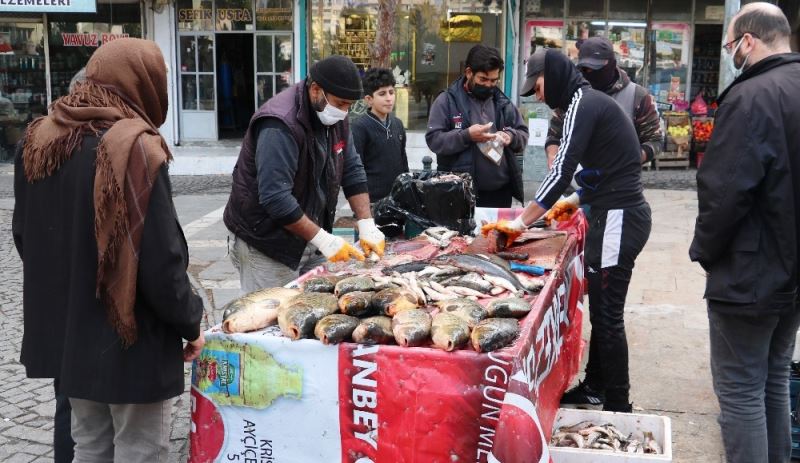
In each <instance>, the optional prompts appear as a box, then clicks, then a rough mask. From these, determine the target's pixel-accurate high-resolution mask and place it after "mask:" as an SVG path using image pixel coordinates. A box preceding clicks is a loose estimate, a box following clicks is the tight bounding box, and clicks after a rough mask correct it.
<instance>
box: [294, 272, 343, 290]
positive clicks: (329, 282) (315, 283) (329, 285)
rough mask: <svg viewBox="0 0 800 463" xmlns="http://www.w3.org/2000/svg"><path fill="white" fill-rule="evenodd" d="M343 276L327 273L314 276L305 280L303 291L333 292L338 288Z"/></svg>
mask: <svg viewBox="0 0 800 463" xmlns="http://www.w3.org/2000/svg"><path fill="white" fill-rule="evenodd" d="M341 279H342V278H341V277H337V276H334V275H325V276H321V277H313V278H309V279H308V280H306V281H304V282H303V291H305V292H307V293H332V292H333V290H334V289H335V288H336V283H337V282H338V281H339V280H341Z"/></svg>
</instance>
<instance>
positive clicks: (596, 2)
mask: <svg viewBox="0 0 800 463" xmlns="http://www.w3.org/2000/svg"><path fill="white" fill-rule="evenodd" d="M568 7H569V13H568V16H577V17H581V18H605V16H606V2H605V1H602V0H569V5H568Z"/></svg>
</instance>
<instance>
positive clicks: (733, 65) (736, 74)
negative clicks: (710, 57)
mask: <svg viewBox="0 0 800 463" xmlns="http://www.w3.org/2000/svg"><path fill="white" fill-rule="evenodd" d="M742 42H744V37H742V38H741V39H739V43H737V44H736V48H734V49H733V52H732V53H731V56H730V58H731V60H730V61H729V62H728V63H729V64H730V67H731V72H732V73H733V76H734V77H739V75H740V74H741V73H742V71H744V70H745V68H746V67H747V60H749V59H750V53H752V50H751V51H750V53H748V54H747V56H745V57H744V60H743V61H742V66H741V67H736V52H738V51H739V47H741V46H742Z"/></svg>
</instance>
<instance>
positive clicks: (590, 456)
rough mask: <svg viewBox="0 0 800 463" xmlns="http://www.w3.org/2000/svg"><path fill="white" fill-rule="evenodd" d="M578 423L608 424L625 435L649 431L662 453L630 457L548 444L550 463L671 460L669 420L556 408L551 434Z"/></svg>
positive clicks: (637, 462)
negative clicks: (551, 462) (551, 460)
mask: <svg viewBox="0 0 800 463" xmlns="http://www.w3.org/2000/svg"><path fill="white" fill-rule="evenodd" d="M581 421H591V422H592V423H594V424H596V425H603V424H606V423H611V424H612V425H614V427H616V428H617V429H618V430H619V431H620V432H621V433H623V434H626V435H627V434H630V433H632V432H635V431H642V432H651V433H653V437H654V438H655V440H656V442H658V445H660V446H661V449H662V451H663V452H664V453H662V454H660V455H654V454H633V453H623V452H611V451H608V450H594V449H577V448H572V447H555V446H552V445H551V446H550V456H551V457H552V459H553V463H589V462H592V463H606V462H608V463H618V462H626V463H639V462H641V463H648V462H671V461H672V422H671V421H670V419H669V417H666V416H659V415H640V414H636V413H614V412H603V411H598V410H576V409H571V408H560V409H559V410H558V415H556V419H555V422H554V423H553V433H555V432H557V431H558V428H561V427H564V426H572V425H575V424H578V423H580V422H581Z"/></svg>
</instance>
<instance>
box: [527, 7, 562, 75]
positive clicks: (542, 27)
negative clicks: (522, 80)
mask: <svg viewBox="0 0 800 463" xmlns="http://www.w3.org/2000/svg"><path fill="white" fill-rule="evenodd" d="M524 47H525V48H524V50H523V56H525V57H526V58H527V57H528V56H530V55H531V54H532V53H533V52H535V51H536V49H537V48H557V49H563V48H564V21H543V20H531V21H528V22H526V23H525V42H524ZM522 72H523V74H524V72H525V69H524V67H522Z"/></svg>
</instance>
